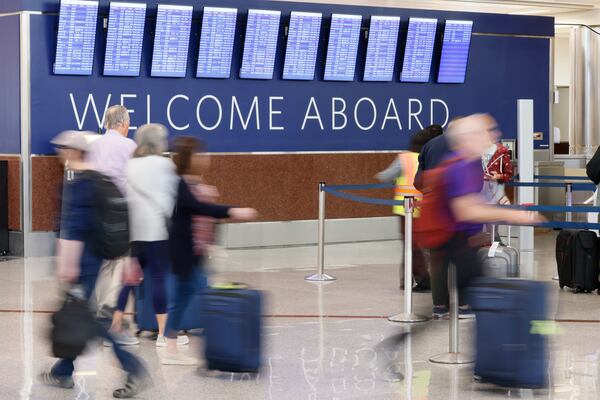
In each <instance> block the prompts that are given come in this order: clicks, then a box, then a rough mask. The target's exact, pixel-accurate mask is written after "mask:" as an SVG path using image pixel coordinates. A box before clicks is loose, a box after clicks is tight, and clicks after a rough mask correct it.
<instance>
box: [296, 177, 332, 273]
mask: <svg viewBox="0 0 600 400" xmlns="http://www.w3.org/2000/svg"><path fill="white" fill-rule="evenodd" d="M317 264H318V271H317V273H316V274H313V275H309V276H307V277H305V278H304V279H306V280H307V281H311V282H328V281H334V280H335V279H336V278H335V277H334V276H331V275H328V274H326V273H325V182H320V183H319V222H318V234H317Z"/></svg>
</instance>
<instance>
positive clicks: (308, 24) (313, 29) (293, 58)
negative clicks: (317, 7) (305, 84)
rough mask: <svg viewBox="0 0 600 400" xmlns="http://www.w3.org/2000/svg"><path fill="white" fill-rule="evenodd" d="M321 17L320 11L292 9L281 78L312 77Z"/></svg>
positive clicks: (306, 78)
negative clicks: (309, 11) (310, 11)
mask: <svg viewBox="0 0 600 400" xmlns="http://www.w3.org/2000/svg"><path fill="white" fill-rule="evenodd" d="M321 19H322V14H321V13H308V12H298V11H292V14H291V17H290V29H289V32H288V41H287V47H286V50H285V62H284V64H283V79H297V80H313V79H314V77H315V63H316V61H317V50H318V49H319V35H320V33H321Z"/></svg>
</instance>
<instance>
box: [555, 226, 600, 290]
mask: <svg viewBox="0 0 600 400" xmlns="http://www.w3.org/2000/svg"><path fill="white" fill-rule="evenodd" d="M599 258H600V243H599V241H598V237H597V236H596V234H595V233H594V232H592V231H574V230H563V231H561V232H560V233H559V235H558V237H557V238H556V264H557V267H558V279H559V285H560V287H561V288H564V287H565V286H567V287H570V288H573V289H574V290H575V292H588V293H589V292H591V291H593V290H596V289H598V272H599V270H598V261H599Z"/></svg>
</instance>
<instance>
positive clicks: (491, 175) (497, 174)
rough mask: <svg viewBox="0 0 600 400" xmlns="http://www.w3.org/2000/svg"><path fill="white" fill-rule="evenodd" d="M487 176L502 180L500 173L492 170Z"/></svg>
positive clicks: (494, 179)
mask: <svg viewBox="0 0 600 400" xmlns="http://www.w3.org/2000/svg"><path fill="white" fill-rule="evenodd" d="M488 176H489V177H490V179H491V180H493V181H500V180H502V174H499V173H498V172H496V171H492V173H491V174H490V175H488Z"/></svg>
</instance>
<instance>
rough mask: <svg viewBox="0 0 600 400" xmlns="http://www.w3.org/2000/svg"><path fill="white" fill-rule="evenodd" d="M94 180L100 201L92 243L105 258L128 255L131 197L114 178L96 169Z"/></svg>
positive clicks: (96, 208)
mask: <svg viewBox="0 0 600 400" xmlns="http://www.w3.org/2000/svg"><path fill="white" fill-rule="evenodd" d="M88 174H89V177H90V178H91V179H92V180H93V182H94V190H95V199H96V204H95V207H94V217H93V219H94V229H92V237H91V245H92V248H93V250H94V252H95V253H96V254H98V255H100V256H102V258H104V259H105V260H112V259H115V258H119V257H122V256H124V255H125V254H126V253H127V252H128V251H129V247H130V238H129V213H128V207H127V199H126V198H125V196H123V194H121V192H120V191H119V189H118V188H117V186H116V185H115V184H114V183H113V181H112V180H111V179H110V178H109V177H107V176H106V175H103V174H101V173H99V172H96V171H88Z"/></svg>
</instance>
